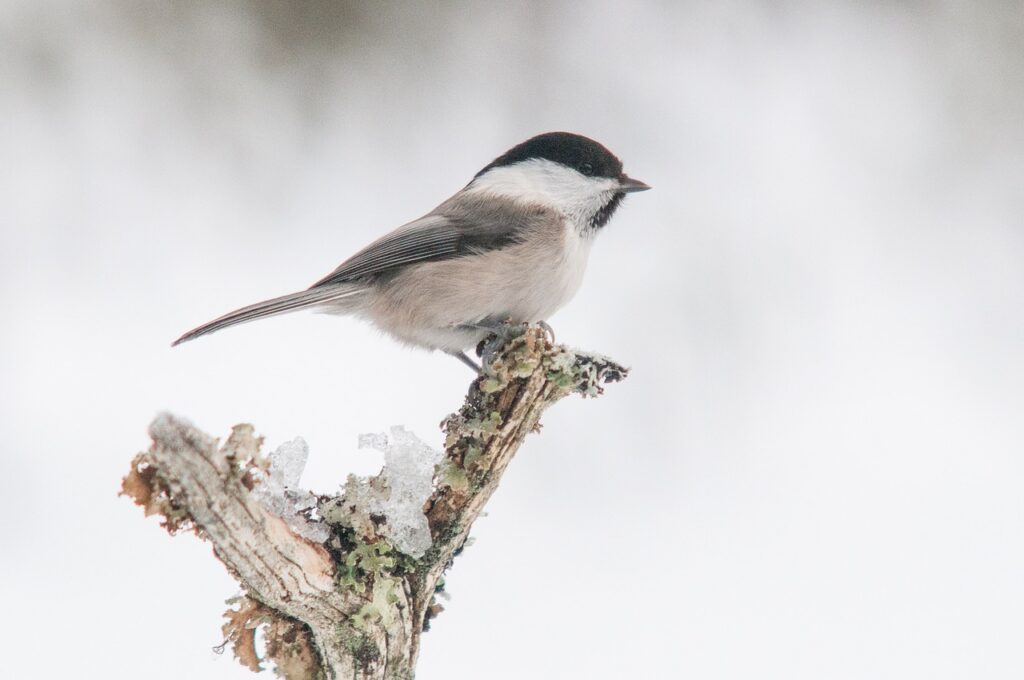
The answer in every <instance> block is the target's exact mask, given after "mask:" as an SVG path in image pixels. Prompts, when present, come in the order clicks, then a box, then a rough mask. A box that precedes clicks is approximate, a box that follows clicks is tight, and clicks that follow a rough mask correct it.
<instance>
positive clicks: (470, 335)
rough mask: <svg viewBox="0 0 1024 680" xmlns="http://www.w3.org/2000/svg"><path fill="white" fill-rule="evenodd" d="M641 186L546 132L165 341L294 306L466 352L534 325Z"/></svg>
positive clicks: (559, 300) (568, 139) (558, 302)
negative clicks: (297, 283)
mask: <svg viewBox="0 0 1024 680" xmlns="http://www.w3.org/2000/svg"><path fill="white" fill-rule="evenodd" d="M650 188H651V187H650V186H649V185H647V184H645V183H644V182H641V181H639V180H636V179H633V178H632V177H630V176H628V175H627V174H625V172H623V166H622V161H620V160H619V159H618V157H616V156H615V154H613V153H612V152H611V151H609V150H608V149H607V148H605V147H604V146H603V145H602V144H600V143H598V142H596V141H594V140H593V139H590V138H588V137H585V136H583V135H579V134H575V133H571V132H548V133H544V134H540V135H537V136H535V137H531V138H530V139H528V140H526V141H525V142H522V143H521V144H518V145H516V146H513V147H512V148H511V149H509V150H508V151H506V152H505V153H504V154H502V155H500V156H498V157H497V158H495V159H494V160H493V161H491V162H490V163H489V164H487V165H486V166H484V168H483V169H482V170H480V172H478V173H476V175H475V176H474V177H473V179H472V180H471V181H470V182H469V184H467V185H466V186H465V187H463V188H462V189H461V190H460V191H458V192H457V193H455V195H453V196H452V197H451V198H449V199H447V200H446V201H444V202H443V203H441V204H440V205H439V206H437V207H436V208H434V209H433V210H431V211H430V212H429V213H427V214H426V215H424V216H423V217H421V218H419V219H417V220H413V221H412V222H409V223H408V224H405V225H404V226H401V227H398V228H397V229H395V230H394V231H392V232H390V233H388V234H386V235H384V236H382V237H381V238H379V239H377V240H376V241H374V242H373V243H371V244H370V245H368V246H366V247H365V248H363V249H362V250H360V251H359V252H357V253H356V254H355V255H353V256H352V257H350V258H349V259H347V260H345V261H344V262H342V263H341V264H340V265H339V266H338V267H337V268H336V269H335V270H334V271H332V272H331V273H330V274H328V275H327V276H325V277H323V278H321V279H320V280H319V281H317V282H316V283H314V284H313V285H312V286H310V287H309V288H308V289H306V290H302V291H299V292H297V293H290V294H288V295H282V296H281V297H276V298H272V299H270V300H264V301H262V302H257V303H255V304H251V305H248V306H246V307H242V308H241V309H236V310H235V311H233V312H228V313H227V314H225V315H223V316H221V317H218V318H216V319H214V320H213V321H210V322H208V323H205V324H203V325H202V326H199V327H197V328H194V329H192V330H190V331H188V332H187V333H185V334H184V335H182V336H181V337H180V338H178V339H177V340H175V341H174V343H173V344H172V346H174V345H180V344H181V343H183V342H188V341H190V340H194V339H196V338H198V337H200V336H203V335H207V334H209V333H213V332H215V331H219V330H222V329H224V328H227V327H229V326H234V325H236V324H241V323H246V322H249V321H254V320H256V319H262V318H265V317H270V316H276V315H278V314H284V313H286V312H294V311H297V310H301V309H315V310H317V311H322V312H326V313H329V314H341V315H351V316H355V317H358V318H362V319H365V320H368V321H369V322H370V323H372V324H373V325H374V326H376V327H377V328H379V329H381V330H382V331H384V332H385V333H386V334H387V335H389V336H391V337H392V338H394V339H396V340H398V341H399V342H401V343H404V344H406V345H411V346H414V347H420V348H425V349H428V350H440V351H442V352H445V353H447V354H450V355H451V356H453V357H455V358H457V359H458V360H459V361H461V362H462V363H464V364H466V365H467V366H469V367H470V368H471V369H473V370H474V371H478V370H479V369H480V367H479V366H478V365H477V363H476V362H475V361H473V359H471V358H470V357H469V356H467V355H466V350H467V349H469V348H472V347H475V346H477V345H478V344H479V343H480V342H481V341H482V340H484V339H486V338H487V337H489V336H490V335H492V334H494V333H495V332H496V330H497V329H499V328H501V327H503V326H505V325H506V324H518V323H530V322H534V323H539V324H541V325H543V326H544V327H545V328H550V327H548V326H547V325H546V320H547V318H548V317H549V316H550V315H552V314H554V313H555V312H556V311H557V310H558V309H560V308H561V307H563V306H564V305H565V304H566V303H568V302H569V301H570V300H571V299H572V298H573V296H574V295H575V294H576V292H577V290H578V289H579V287H580V284H581V283H582V280H583V274H584V270H585V269H586V265H587V259H588V256H589V253H590V249H591V245H592V243H593V241H594V238H595V236H596V235H597V234H598V233H599V232H600V231H601V230H602V229H603V228H604V227H605V225H606V224H607V223H608V221H609V220H610V219H611V218H612V215H613V214H614V213H615V212H616V210H617V209H618V208H619V206H620V205H621V204H622V201H623V198H625V196H626V194H630V193H635V192H639V191H646V190H648V189H650Z"/></svg>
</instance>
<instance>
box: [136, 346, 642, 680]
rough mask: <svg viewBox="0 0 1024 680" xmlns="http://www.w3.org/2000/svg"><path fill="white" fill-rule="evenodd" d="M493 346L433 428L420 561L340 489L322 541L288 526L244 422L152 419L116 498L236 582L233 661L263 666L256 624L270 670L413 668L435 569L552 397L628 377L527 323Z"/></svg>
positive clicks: (308, 674)
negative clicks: (439, 435) (208, 424)
mask: <svg viewBox="0 0 1024 680" xmlns="http://www.w3.org/2000/svg"><path fill="white" fill-rule="evenodd" d="M492 345H494V346H493V347H492V346H488V347H485V348H484V349H483V359H484V371H483V373H482V374H481V376H480V377H479V378H478V379H477V380H475V381H474V382H473V384H472V385H471V386H470V390H469V394H468V395H467V397H466V401H465V403H464V405H463V406H462V408H461V409H460V410H459V411H458V412H457V413H454V414H452V415H450V416H448V417H447V418H446V419H445V421H444V422H443V423H442V427H443V428H444V430H445V432H446V435H447V436H446V441H445V457H444V459H443V460H442V462H441V463H440V464H438V465H437V466H436V468H435V475H434V490H433V493H432V495H431V496H430V498H429V499H428V500H427V502H426V503H425V505H424V508H423V509H424V513H425V514H426V517H427V519H428V522H429V525H430V532H431V538H432V546H431V547H430V549H429V550H428V551H427V552H426V554H424V555H422V556H421V557H420V558H418V559H416V558H413V557H411V556H409V555H405V554H403V553H401V552H400V551H398V550H397V549H396V548H395V547H394V546H393V545H391V544H390V543H389V542H388V540H387V539H386V538H385V537H384V535H382V533H381V532H377V531H375V530H374V527H375V525H377V524H379V522H381V521H382V520H381V518H378V517H353V516H352V511H351V506H350V505H347V503H346V498H345V497H344V496H343V495H342V496H325V497H320V498H319V503H318V510H319V513H320V515H321V517H322V518H323V519H322V520H320V521H324V522H327V523H329V524H330V528H331V537H330V538H329V539H328V540H327V541H326V542H325V543H324V544H318V543H316V542H314V541H311V540H309V539H306V538H303V537H301V536H299V535H297V534H296V533H294V532H293V531H292V530H291V529H289V526H288V524H287V523H286V522H285V521H284V520H283V519H281V518H279V517H277V516H275V515H274V514H272V513H271V512H269V511H268V510H267V509H266V508H265V507H264V506H263V505H262V504H261V503H259V502H258V501H257V500H256V498H255V497H254V495H253V493H252V490H253V489H254V488H255V486H256V485H257V484H259V482H260V479H262V476H263V474H264V473H265V471H266V469H267V462H266V460H265V459H264V458H263V456H262V454H261V452H260V447H261V445H262V439H260V438H258V437H256V436H255V435H254V434H253V428H252V426H251V425H237V426H235V427H234V429H233V430H232V433H231V435H230V437H228V439H227V441H226V442H225V443H224V444H223V445H222V446H218V443H217V441H216V440H215V439H214V438H212V437H210V436H208V435H206V434H204V433H202V432H200V431H198V430H197V429H195V428H194V427H192V426H191V425H190V424H189V423H187V422H185V421H183V420H180V419H177V418H175V417H173V416H170V415H162V416H159V417H158V418H157V419H156V420H155V421H154V422H153V423H152V425H151V426H150V436H151V437H152V439H153V445H152V446H151V447H150V449H149V450H148V451H147V452H145V453H141V454H139V455H138V456H136V458H135V459H134V460H133V461H132V467H131V471H130V472H129V474H128V475H127V476H126V477H125V478H124V481H123V484H122V490H123V493H124V494H126V495H128V496H131V497H132V498H133V499H134V500H135V502H136V503H138V504H139V505H141V506H142V507H143V508H144V509H145V512H146V514H147V515H150V514H159V515H161V516H162V517H163V526H164V527H165V528H167V530H168V531H170V532H171V533H175V532H177V531H180V530H186V529H191V530H193V531H194V532H195V533H196V534H197V535H199V536H200V537H201V538H204V539H206V540H209V541H210V543H211V544H212V545H213V548H214V552H215V554H216V555H217V557H218V558H219V559H220V560H221V561H222V562H223V563H224V564H225V566H226V567H227V568H228V570H229V571H230V572H231V574H232V575H233V576H234V577H235V578H236V579H237V580H238V582H239V584H240V585H241V587H242V589H243V592H244V595H243V596H242V597H241V598H239V600H238V601H237V602H236V604H237V605H238V608H237V609H232V610H229V611H228V612H227V613H226V616H227V617H228V622H227V623H226V624H225V626H224V632H225V636H226V640H227V641H230V642H231V643H232V645H233V648H234V651H235V654H236V656H237V657H238V658H239V660H240V661H241V662H242V663H243V664H244V665H246V666H247V667H249V668H251V669H252V670H257V671H258V670H261V661H260V659H259V658H258V657H257V653H256V649H255V644H254V638H253V635H254V632H255V629H256V628H257V627H259V626H265V633H266V634H265V637H266V640H267V644H266V654H267V656H268V657H269V658H270V659H272V660H273V661H274V663H275V670H276V671H277V673H278V674H279V675H280V676H282V677H285V678H289V679H300V678H301V679H306V678H330V679H332V680H333V679H336V678H352V677H358V678H367V679H370V678H373V679H378V678H379V679H382V680H384V679H386V680H400V679H401V680H409V679H411V678H412V677H413V673H414V669H415V665H416V658H417V655H418V652H419V644H420V636H421V634H422V632H423V630H424V629H425V627H426V626H427V625H429V619H430V618H431V617H432V616H435V615H436V614H437V613H438V612H439V611H440V610H441V607H440V606H439V605H438V604H437V603H436V602H435V600H434V595H435V593H436V592H437V591H438V590H439V589H440V587H443V581H442V576H443V574H444V572H445V570H446V569H447V568H448V567H449V566H451V563H452V560H453V559H454V556H455V555H456V554H457V552H458V550H459V549H460V548H461V547H462V546H463V545H464V543H465V541H466V538H467V536H468V535H469V531H470V529H471V528H472V525H473V522H474V521H475V520H476V518H477V517H478V516H479V515H480V512H481V511H482V510H483V507H484V505H485V504H486V502H487V500H488V499H489V498H490V497H491V494H493V493H494V491H495V490H496V489H497V487H498V484H499V482H500V481H501V476H502V474H503V473H504V471H505V468H506V467H507V466H508V464H509V462H510V461H511V460H512V457H513V456H514V455H515V452H516V451H517V450H518V448H519V446H520V445H521V444H522V442H523V439H524V438H525V437H526V435H527V434H528V433H530V432H533V431H536V430H537V429H538V427H539V420H540V416H541V414H542V413H543V411H544V410H545V409H546V408H547V407H548V406H550V405H551V404H553V403H554V402H556V401H558V400H559V399H561V398H562V397H564V396H566V395H568V394H572V393H580V394H583V395H584V396H596V395H598V394H600V393H601V391H602V388H601V384H602V383H606V382H614V381H618V380H621V379H622V378H623V377H625V375H626V373H627V371H626V369H624V368H623V367H621V366H619V365H617V364H615V363H614V362H612V361H610V360H608V359H606V358H604V357H599V356H594V355H588V354H583V353H577V352H575V351H573V350H570V349H567V348H565V347H562V346H552V345H551V344H550V343H549V342H548V341H547V339H546V336H545V335H544V333H543V331H542V330H541V329H539V328H534V327H525V326H524V327H513V328H512V329H511V330H510V332H509V333H508V334H507V335H506V337H505V338H504V339H503V340H502V341H498V340H495V341H492ZM371 483H372V480H371ZM343 507H344V508H345V512H338V510H339V508H343ZM383 521H385V522H386V518H385V519H384V520H383Z"/></svg>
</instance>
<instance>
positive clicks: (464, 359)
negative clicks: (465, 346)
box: [445, 351, 480, 373]
mask: <svg viewBox="0 0 1024 680" xmlns="http://www.w3.org/2000/svg"><path fill="white" fill-rule="evenodd" d="M445 354H449V355H451V356H453V357H455V358H456V359H458V360H459V361H461V362H462V363H464V364H466V365H467V366H469V367H470V368H471V369H472V370H473V372H474V373H479V372H480V367H479V366H478V365H477V363H476V362H475V361H473V360H472V359H470V358H469V357H468V356H466V353H465V352H449V351H445Z"/></svg>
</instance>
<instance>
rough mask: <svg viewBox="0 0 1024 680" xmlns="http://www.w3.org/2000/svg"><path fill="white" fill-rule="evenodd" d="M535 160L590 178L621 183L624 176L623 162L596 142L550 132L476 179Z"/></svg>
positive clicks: (496, 162)
mask: <svg viewBox="0 0 1024 680" xmlns="http://www.w3.org/2000/svg"><path fill="white" fill-rule="evenodd" d="M532 158H543V159H545V160H549V161H554V162H555V163H561V164H562V165H564V166H566V167H569V168H572V169H573V170H576V171H578V172H580V173H582V174H584V175H587V176H588V177H607V178H610V179H617V178H618V177H620V176H621V175H622V161H620V160H619V159H618V158H617V157H616V156H615V154H613V153H612V152H611V151H609V150H608V149H606V148H604V146H602V145H601V144H599V143H597V142H595V141H594V140H593V139H590V138H589V137H584V136H583V135H577V134H573V133H571V132H546V133H544V134H542V135H537V136H536V137H531V138H530V139H528V140H526V141H525V142H523V143H522V144H519V145H517V146H514V147H512V148H511V149H509V150H508V151H506V152H505V153H504V154H502V155H501V156H498V157H497V158H496V159H494V161H493V162H491V164H490V165H488V166H487V167H485V168H484V169H483V170H481V171H480V172H478V173H476V176H477V177H479V176H480V175H482V174H484V173H485V172H487V171H488V170H490V169H491V168H500V167H502V166H506V165H514V164H515V163H519V162H521V161H526V160H530V159H532Z"/></svg>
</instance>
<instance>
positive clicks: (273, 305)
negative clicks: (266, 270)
mask: <svg viewBox="0 0 1024 680" xmlns="http://www.w3.org/2000/svg"><path fill="white" fill-rule="evenodd" d="M362 292H363V288H362V287H356V286H345V285H334V286H323V287H319V288H311V289H309V290H303V291H299V292H298V293H292V294H291V295H282V296H281V297H276V298H273V299H271V300H264V301H263V302H257V303H256V304H253V305H249V306H248V307H242V308H241V309H236V310H235V311H233V312H228V313H227V314H225V315H224V316H222V317H219V318H217V319H214V320H213V321H210V322H209V323H204V324H203V325H202V326H199V327H198V328H193V329H192V330H190V331H189V332H188V333H185V335H183V336H181V337H180V338H178V339H177V340H175V341H174V342H172V343H171V347H174V346H175V345H180V344H181V343H183V342H188V341H189V340H195V339H196V338H198V337H199V336H200V335H206V334H207V333H213V332H215V331H219V330H220V329H222V328H227V327H228V326H234V325H236V324H240V323H246V322H247V321H255V320H256V319H262V318H264V317H268V316H276V315H277V314H285V313H286V312H294V311H296V310H299V309H305V308H307V307H314V306H316V305H322V304H325V303H333V302H337V303H342V304H344V301H347V300H348V299H352V301H353V302H354V301H355V300H354V298H355V297H358V295H359V293H362Z"/></svg>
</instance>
